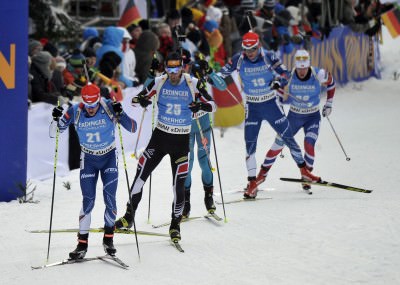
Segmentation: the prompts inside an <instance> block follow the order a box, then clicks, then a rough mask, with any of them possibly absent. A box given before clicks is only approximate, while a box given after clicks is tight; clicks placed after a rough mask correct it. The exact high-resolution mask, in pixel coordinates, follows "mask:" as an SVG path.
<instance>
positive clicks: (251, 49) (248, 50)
mask: <svg viewBox="0 0 400 285" xmlns="http://www.w3.org/2000/svg"><path fill="white" fill-rule="evenodd" d="M256 50H258V47H253V48H248V49H243V51H244V52H245V53H253V52H255V51H256Z"/></svg>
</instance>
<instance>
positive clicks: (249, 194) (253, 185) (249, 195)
mask: <svg viewBox="0 0 400 285" xmlns="http://www.w3.org/2000/svg"><path fill="white" fill-rule="evenodd" d="M248 180H249V183H247V188H246V191H245V192H244V194H243V196H244V198H245V199H254V198H256V197H257V191H258V188H257V180H256V178H255V177H249V178H248Z"/></svg>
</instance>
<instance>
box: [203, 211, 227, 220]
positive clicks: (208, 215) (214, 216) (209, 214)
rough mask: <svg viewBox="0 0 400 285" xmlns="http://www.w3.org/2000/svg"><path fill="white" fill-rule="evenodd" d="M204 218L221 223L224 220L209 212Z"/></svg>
mask: <svg viewBox="0 0 400 285" xmlns="http://www.w3.org/2000/svg"><path fill="white" fill-rule="evenodd" d="M204 218H207V219H210V218H214V219H215V220H216V221H218V222H220V221H222V220H223V219H222V218H221V217H220V216H218V215H217V214H216V213H215V212H209V213H208V214H207V215H205V216H204Z"/></svg>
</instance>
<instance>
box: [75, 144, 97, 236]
mask: <svg viewBox="0 0 400 285" xmlns="http://www.w3.org/2000/svg"><path fill="white" fill-rule="evenodd" d="M81 166H84V168H81V170H80V186H81V191H82V198H83V199H82V208H81V210H80V213H79V232H80V233H81V234H87V233H88V231H89V228H90V223H91V213H92V210H93V207H94V204H95V200H96V184H97V180H98V176H99V170H98V168H97V167H96V160H95V157H93V155H88V154H85V153H84V152H81Z"/></svg>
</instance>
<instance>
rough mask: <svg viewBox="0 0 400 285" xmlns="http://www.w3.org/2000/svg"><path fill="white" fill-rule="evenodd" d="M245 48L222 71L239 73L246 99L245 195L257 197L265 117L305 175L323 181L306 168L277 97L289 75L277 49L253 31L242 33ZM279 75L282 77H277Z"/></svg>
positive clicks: (306, 177)
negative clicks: (260, 138)
mask: <svg viewBox="0 0 400 285" xmlns="http://www.w3.org/2000/svg"><path fill="white" fill-rule="evenodd" d="M242 48H243V52H241V53H239V54H236V55H235V56H234V57H233V58H232V62H231V63H228V64H226V65H225V66H224V67H223V68H222V69H221V74H222V75H223V76H224V75H228V74H231V73H232V72H234V71H237V72H238V73H239V77H240V80H241V85H242V92H243V93H244V97H245V100H246V117H245V129H244V137H245V141H246V166H247V173H248V178H247V179H248V181H249V182H248V184H247V189H246V192H245V193H244V197H245V198H255V197H256V196H257V191H258V188H257V186H258V184H257V180H256V171H257V163H256V157H255V154H256V148H257V138H258V134H259V131H260V127H261V123H262V121H263V120H266V121H267V122H268V123H269V124H270V125H271V127H272V128H273V129H274V130H275V131H276V132H277V133H278V135H279V136H280V137H281V138H282V140H283V141H284V143H285V145H286V146H287V147H288V148H289V149H290V153H291V155H292V157H293V159H294V160H295V162H296V164H297V165H298V167H299V168H300V173H301V176H302V178H303V179H305V180H309V181H318V180H320V178H319V177H317V176H314V175H312V174H311V173H310V172H309V171H308V169H307V168H306V163H305V161H304V158H303V155H302V152H301V149H300V147H299V145H298V144H297V143H296V141H295V140H294V138H293V133H292V131H291V129H290V126H289V121H288V120H287V118H286V116H285V113H284V111H283V108H282V106H281V105H280V103H279V97H278V96H277V89H280V88H282V87H284V86H285V85H287V83H288V82H287V78H288V77H289V76H290V73H289V72H288V71H287V69H286V67H285V66H284V65H282V63H281V61H280V59H279V58H277V57H276V55H275V53H274V52H272V51H267V50H265V49H263V48H262V47H261V44H260V41H259V37H258V35H257V34H256V33H254V32H251V31H250V32H248V33H246V34H245V35H244V36H243V39H242ZM276 74H278V75H280V76H279V77H276V76H275V75H276ZM261 171H262V169H261V170H260V172H259V174H258V175H262V173H261Z"/></svg>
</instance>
